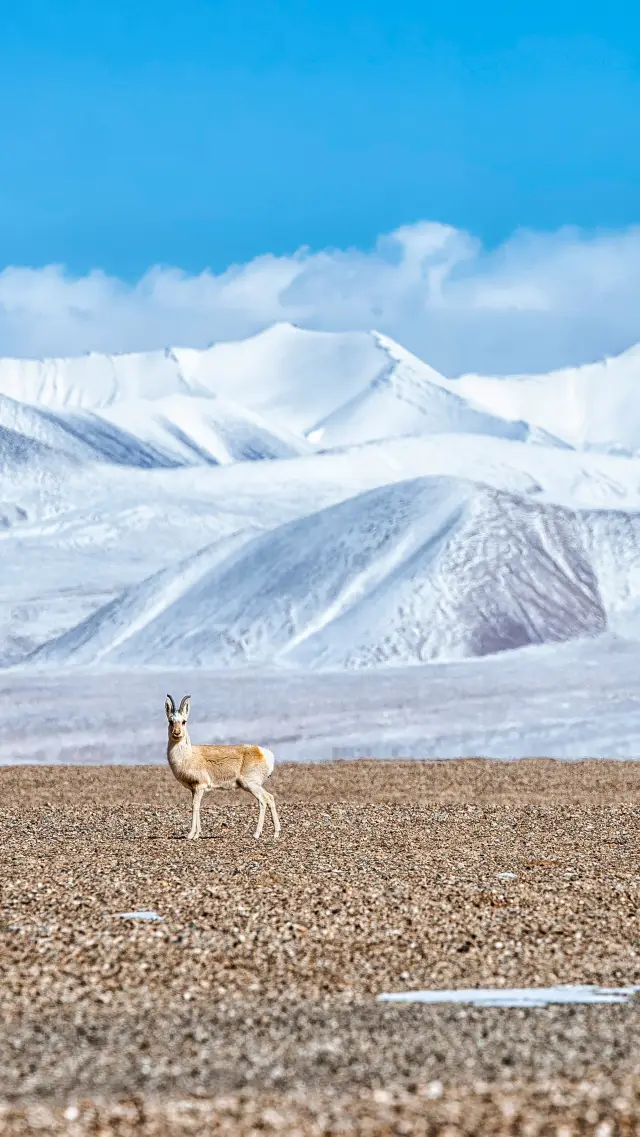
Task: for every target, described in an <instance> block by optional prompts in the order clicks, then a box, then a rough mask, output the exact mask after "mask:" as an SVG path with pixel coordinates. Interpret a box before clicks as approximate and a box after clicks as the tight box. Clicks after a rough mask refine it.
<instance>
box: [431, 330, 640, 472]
mask: <svg viewBox="0 0 640 1137" xmlns="http://www.w3.org/2000/svg"><path fill="white" fill-rule="evenodd" d="M447 386H448V388H449V390H451V391H456V392H458V393H459V394H460V395H461V396H463V397H464V398H467V399H472V400H473V401H474V402H475V403H477V404H478V405H480V406H482V407H484V408H485V409H486V410H487V411H489V412H491V413H492V414H495V415H502V416H504V417H505V418H509V419H526V420H527V422H530V423H533V424H535V425H536V426H539V427H542V428H543V429H544V430H547V431H549V432H550V433H551V434H554V435H557V436H558V437H559V438H562V439H564V440H565V441H566V442H568V443H570V444H571V445H572V446H579V447H595V448H600V449H605V450H606V449H609V450H616V449H619V450H622V451H628V452H630V453H634V452H640V344H636V345H635V346H634V347H632V348H630V349H629V350H628V351H625V352H623V353H622V355H619V356H616V357H614V358H608V359H603V360H600V361H598V362H597V363H588V364H585V365H584V366H582V367H566V368H563V369H561V370H559V371H551V372H549V374H547V375H510V376H506V377H500V378H491V377H487V376H482V375H463V376H461V378H460V379H456V380H451V381H449V382H448V384H447Z"/></svg>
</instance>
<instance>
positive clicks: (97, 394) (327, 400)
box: [0, 324, 552, 464]
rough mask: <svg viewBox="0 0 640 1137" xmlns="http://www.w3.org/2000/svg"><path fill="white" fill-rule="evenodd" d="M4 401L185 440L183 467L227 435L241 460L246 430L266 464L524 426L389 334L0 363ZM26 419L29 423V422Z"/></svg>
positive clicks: (162, 446) (264, 338)
mask: <svg viewBox="0 0 640 1137" xmlns="http://www.w3.org/2000/svg"><path fill="white" fill-rule="evenodd" d="M2 394H4V395H5V396H6V397H8V398H10V399H13V400H14V401H15V402H16V405H20V404H25V403H26V404H31V405H33V406H37V407H38V408H40V410H41V417H43V413H42V408H46V411H47V412H48V417H49V421H50V424H51V427H52V428H53V426H54V425H55V424H57V425H59V426H60V427H61V429H63V430H64V429H65V424H67V429H68V432H70V433H71V432H74V431H75V433H76V436H77V437H79V436H81V435H82V429H83V425H82V424H83V422H84V429H86V431H87V432H89V431H90V430H93V432H94V434H95V432H96V424H97V423H99V422H101V421H102V422H104V421H106V422H108V423H111V424H113V425H115V426H117V427H119V428H120V430H122V431H124V432H131V433H132V434H134V435H135V437H136V438H137V439H138V442H139V443H141V442H142V441H145V442H146V443H147V445H148V446H149V445H151V446H152V447H153V450H154V451H157V452H158V454H159V455H165V456H166V454H167V452H168V453H169V454H175V453H176V443H177V442H178V441H179V439H180V438H181V437H182V436H183V435H184V437H185V445H186V452H187V454H188V456H189V457H190V458H191V460H193V456H194V455H195V454H197V453H198V452H199V443H198V439H199V437H200V441H204V446H203V452H204V453H207V454H216V453H218V452H220V451H221V450H222V452H223V453H224V452H225V449H228V446H227V445H226V441H227V439H228V438H229V437H231V438H233V439H236V440H238V439H239V440H240V441H239V442H238V444H237V445H236V447H235V449H236V450H238V452H239V454H240V457H241V458H242V456H243V454H244V451H245V450H246V449H248V450H251V448H252V447H253V446H254V443H253V441H252V440H251V439H250V437H249V436H250V434H251V432H253V434H254V435H255V436H256V440H257V441H256V443H255V449H257V451H258V453H261V452H262V449H263V448H264V449H265V450H266V451H267V452H268V456H275V455H277V456H285V455H288V454H290V453H296V452H300V446H301V437H302V436H303V435H309V436H310V437H311V440H312V441H313V442H314V443H315V442H320V443H321V444H322V446H323V447H324V448H326V447H333V446H344V445H350V444H353V443H357V442H366V441H371V440H375V439H379V438H388V437H392V436H397V435H400V434H419V433H439V432H443V431H464V432H466V433H470V432H474V433H485V434H491V435H496V436H497V437H501V438H515V439H520V440H527V439H528V438H529V435H530V430H529V427H528V426H527V424H526V423H524V422H511V421H505V419H504V418H500V417H499V416H497V415H496V414H489V413H487V411H486V410H483V409H482V408H478V407H474V406H473V403H472V402H471V403H470V401H469V399H467V398H465V397H462V396H461V395H459V394H456V393H455V392H453V391H451V390H450V389H449V388H448V387H447V381H446V380H445V379H444V378H443V377H442V376H441V375H439V374H438V372H436V371H434V370H433V368H431V367H429V366H428V365H427V364H426V363H423V362H422V361H421V360H419V359H417V358H416V357H415V356H413V355H411V353H410V352H408V351H406V350H405V349H404V348H402V347H400V346H399V345H398V344H396V343H394V341H393V340H391V339H389V338H388V337H387V336H382V335H380V334H378V333H376V332H370V333H364V332H333V333H332V332H308V331H302V330H301V329H299V328H295V327H293V326H292V325H290V324H277V325H275V326H274V327H272V328H269V329H267V331H265V332H261V333H260V334H259V335H257V336H253V337H251V338H249V339H247V340H242V341H239V342H236V343H226V344H224V343H220V344H214V345H213V346H212V347H210V348H206V349H204V350H196V349H189V348H171V349H167V351H165V352H148V353H139V354H137V355H117V356H100V355H90V356H86V357H84V358H82V359H51V360H26V361H16V360H7V359H4V360H2V359H0V397H1V396H2ZM215 395H217V396H218V398H217V399H215V400H214V399H213V398H212V397H213V396H215ZM71 410H73V411H75V415H70V411H71ZM89 411H90V412H92V413H93V417H92V418H90V419H89V418H87V417H86V414H87V412H89ZM64 412H66V414H65V413H64ZM81 412H84V415H85V417H84V419H83V418H82V417H78V416H79V414H81ZM8 413H9V412H8V411H5V414H8ZM16 413H17V412H16ZM32 417H33V416H32ZM23 419H24V421H25V422H27V421H28V420H27V416H26V413H25V415H23ZM151 420H153V421H151ZM29 421H31V420H29ZM241 424H242V428H241ZM40 429H41V428H40ZM212 429H213V430H214V432H215V433H216V435H217V436H218V437H217V438H216V439H214V440H212V439H211V430H212ZM103 431H104V433H105V436H106V428H103ZM58 437H60V435H59V434H58ZM247 439H248V441H246V440H247ZM296 440H297V441H296ZM548 441H549V442H551V443H552V440H551V439H549V440H548ZM67 443H68V440H67ZM112 449H113V445H112ZM177 452H178V456H179V457H180V459H181V460H182V459H184V456H185V448H184V447H183V449H182V450H181V449H180V446H179V445H178V446H177ZM230 453H231V454H233V453H235V450H234V446H231V449H230ZM130 464H133V463H130ZM147 464H149V463H148V462H147ZM165 464H166V463H165Z"/></svg>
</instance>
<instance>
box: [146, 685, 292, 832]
mask: <svg viewBox="0 0 640 1137" xmlns="http://www.w3.org/2000/svg"><path fill="white" fill-rule="evenodd" d="M189 710H190V701H189V696H187V695H186V696H185V697H184V699H183V700H182V702H181V703H180V709H179V711H177V712H176V710H175V705H174V704H173V700H172V699H171V696H170V695H168V696H167V702H166V703H165V711H166V715H167V719H168V723H169V738H168V742H167V759H168V762H169V765H170V767H171V771H172V773H173V774H174V776H175V777H176V778H177V780H178V781H179V782H180V784H181V785H183V786H186V787H187V788H188V789H189V790H191V795H192V801H193V808H192V820H191V830H190V832H189V836H188V838H187V840H188V841H194V840H196V839H197V838H198V837H200V836H201V835H202V830H201V826H200V803H201V801H202V798H203V796H204V794H205V793H208V792H209V791H210V790H216V789H241V790H246V791H247V793H250V794H252V795H253V796H254V797H255V798H256V800H257V801H258V804H259V807H260V810H259V815H258V824H257V827H256V831H255V833H254V837H255V838H256V839H257V838H258V837H260V835H261V833H262V827H263V825H264V819H265V814H266V811H267V807H268V808H269V812H270V814H271V819H272V821H273V828H274V837H279V835H280V820H279V818H278V813H277V810H276V803H275V800H274V798H273V794H270V793H268V792H267V790H265V789H264V788H263V784H262V783H263V782H265V781H266V780H267V778H268V777H269V775H270V773H271V771H272V769H273V755H272V754H271V751H270V750H264V749H263V748H262V747H260V746H250V745H241V746H239V745H238V746H193V745H192V743H191V739H190V738H189V733H188V731H187V722H186V720H187V718H188V715H189Z"/></svg>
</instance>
